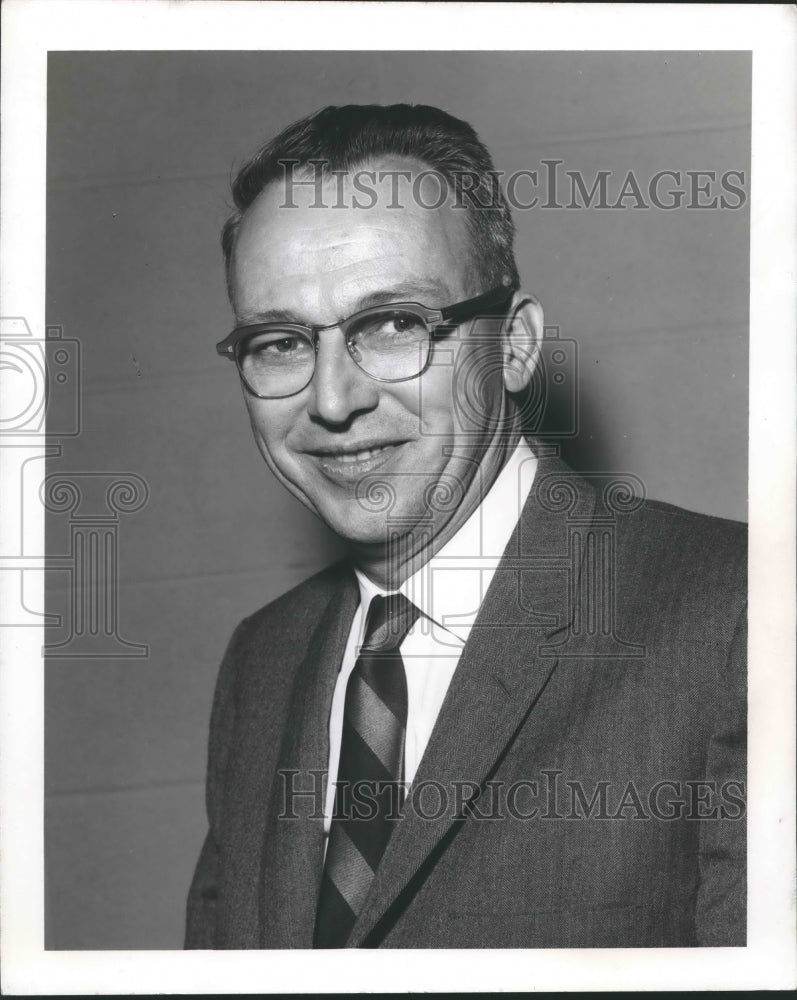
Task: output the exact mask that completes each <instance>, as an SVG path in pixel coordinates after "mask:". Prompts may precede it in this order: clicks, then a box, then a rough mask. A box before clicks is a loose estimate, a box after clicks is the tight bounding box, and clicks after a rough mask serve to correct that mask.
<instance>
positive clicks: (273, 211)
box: [232, 158, 471, 323]
mask: <svg viewBox="0 0 797 1000" xmlns="http://www.w3.org/2000/svg"><path fill="white" fill-rule="evenodd" d="M427 170H428V168H426V167H425V165H423V164H421V163H419V162H418V161H414V160H409V159H405V158H390V159H388V158H385V159H382V160H379V161H376V162H370V163H365V164H363V165H361V166H359V167H355V168H353V169H352V170H351V171H348V172H346V173H345V174H344V173H342V172H341V173H338V174H335V175H329V176H324V177H319V178H317V179H316V178H314V177H313V175H312V174H306V173H305V174H297V175H295V177H294V178H293V180H292V181H291V180H290V179H289V180H286V181H283V180H282V179H280V180H278V181H275V182H273V183H272V184H270V185H269V186H268V187H267V188H266V189H265V190H264V191H263V192H261V194H260V195H259V196H258V198H257V199H256V200H255V201H254V203H253V204H252V205H251V206H250V208H249V209H248V211H247V212H246V213H245V215H244V217H243V219H242V221H241V225H240V228H239V231H238V236H237V240H236V247H235V253H234V258H233V269H232V279H233V280H232V287H233V296H234V302H235V309H236V313H237V314H238V316H239V318H246V317H247V316H254V315H256V314H257V313H258V312H260V311H263V310H264V309H291V308H296V307H297V306H301V307H302V308H303V309H304V310H305V311H306V314H307V318H308V320H309V319H312V321H313V322H318V323H321V322H334V321H335V320H336V319H338V318H340V315H343V313H342V312H341V310H345V309H347V308H351V307H352V306H354V307H356V303H357V300H358V298H360V297H363V296H365V295H368V294H370V293H373V292H375V291H383V290H388V291H389V288H390V285H391V284H394V285H396V286H398V285H401V286H404V287H407V286H408V285H409V286H411V285H412V284H413V283H414V282H415V283H417V284H418V287H419V288H422V287H428V286H429V285H430V284H435V285H437V286H439V287H441V288H443V289H444V290H445V291H446V292H447V294H448V295H449V296H450V301H455V300H456V299H457V298H462V297H467V293H468V286H469V275H470V272H471V267H470V261H471V254H470V242H469V236H468V229H467V222H466V218H465V211H464V210H463V209H457V208H454V207H452V204H451V200H452V199H451V198H450V197H449V198H447V199H446V201H445V202H444V203H443V204H437V203H439V202H440V201H441V200H442V199H441V188H440V186H439V182H438V181H437V180H436V179H435V178H434V177H431V176H430V175H429V174H428V173H426V174H425V171H427ZM380 178H381V179H380ZM299 181H303V182H304V183H302V184H299V183H298V182H299ZM430 205H433V206H436V207H429V206H430ZM427 304H431V305H446V304H448V303H447V302H432V303H427ZM310 313H314V315H312V316H311V315H310ZM322 313H323V314H324V315H323V316H322V315H321V314H322ZM332 313H337V314H338V315H332Z"/></svg>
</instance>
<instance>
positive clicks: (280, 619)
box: [236, 562, 354, 642]
mask: <svg viewBox="0 0 797 1000" xmlns="http://www.w3.org/2000/svg"><path fill="white" fill-rule="evenodd" d="M353 579H354V578H353V575H352V571H351V569H350V567H349V566H348V564H347V563H345V562H337V563H333V564H332V565H331V566H327V567H325V568H324V569H322V570H320V571H319V572H318V573H315V574H314V575H313V576H311V577H308V579H306V580H303V581H302V582H301V583H299V584H297V585H296V586H295V587H292V588H291V589H290V590H288V591H286V592H285V593H284V594H281V595H280V596H279V597H277V598H275V599H274V600H273V601H271V602H269V603H268V604H266V605H264V606H263V607H262V608H259V609H258V610H257V611H255V612H253V613H252V614H251V615H248V616H247V617H246V618H244V619H243V621H241V623H240V624H239V626H238V628H237V629H236V635H238V636H240V637H249V638H256V637H259V636H262V635H263V634H264V633H267V634H268V636H269V639H270V641H271V642H273V641H275V640H277V639H281V640H282V641H290V640H291V638H295V639H296V640H297V641H299V640H306V639H307V637H308V636H309V635H310V634H312V631H313V629H314V628H315V626H316V625H317V624H318V618H319V615H320V613H321V611H322V610H323V608H324V607H325V606H326V605H327V604H328V603H329V601H330V600H331V598H332V596H333V595H334V594H335V593H337V592H338V590H339V589H340V588H341V586H344V585H345V584H346V583H349V582H351V580H353Z"/></svg>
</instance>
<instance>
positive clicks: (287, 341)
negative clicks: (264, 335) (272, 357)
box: [265, 337, 299, 354]
mask: <svg viewBox="0 0 797 1000" xmlns="http://www.w3.org/2000/svg"><path fill="white" fill-rule="evenodd" d="M265 346H266V348H268V349H270V350H272V351H275V352H276V353H277V354H289V353H290V352H291V351H295V350H296V349H297V347H298V346H299V342H298V340H297V338H296V337H283V338H282V339H281V340H275V341H273V342H272V343H271V344H266V345H265Z"/></svg>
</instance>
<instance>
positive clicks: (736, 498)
mask: <svg viewBox="0 0 797 1000" xmlns="http://www.w3.org/2000/svg"><path fill="white" fill-rule="evenodd" d="M749 71H750V60H749V57H748V56H747V55H746V54H743V53H722V54H717V53H636V54H635V53H478V52H476V53H474V52H470V53H430V52H418V53H408V52H402V53H352V52H346V53H337V54H336V53H333V52H323V53H321V52H312V53H300V52H295V53H290V52H289V53H202V52H198V53H192V52H181V53H118V52H114V53H53V54H51V55H50V62H49V125H48V170H49V184H48V190H49V195H48V221H47V227H48V229H47V248H48V249H47V253H48V256H47V322H48V323H49V324H59V325H61V326H63V328H64V335H65V336H68V337H76V338H78V339H79V340H80V341H81V345H82V350H83V370H82V373H83V389H82V407H83V432H82V434H81V436H80V437H79V438H77V439H74V440H71V441H68V442H64V449H63V456H62V457H61V458H60V459H57V460H53V461H52V462H51V463H50V471H69V470H72V471H75V470H80V471H98V472H101V471H107V470H110V471H115V472H124V471H129V472H134V473H137V474H138V475H140V476H142V477H143V478H144V479H145V480H146V481H147V483H148V484H149V488H150V500H149V503H148V505H147V506H146V507H145V508H144V509H143V510H142V511H141V512H139V513H137V514H135V515H132V516H130V517H129V518H127V519H123V520H122V522H121V524H120V560H121V562H120V584H119V614H120V621H121V633H122V635H123V636H124V637H125V638H127V639H129V640H132V641H137V642H143V643H147V644H148V645H149V656H148V657H147V658H146V659H141V660H133V659H131V660H115V659H97V660H89V659H84V660H81V659H65V660H53V661H51V662H50V664H49V665H48V669H47V678H46V894H47V895H46V920H47V926H46V942H47V946H48V947H50V948H60V949H63V948H66V949H72V948H176V947H179V946H180V944H181V940H182V931H183V908H184V899H185V893H186V890H187V887H188V882H189V879H190V876H191V872H192V868H193V865H194V862H195V858H196V854H197V852H198V850H199V847H200V843H201V840H202V837H203V835H204V828H205V820H204V813H203V785H202V782H203V776H204V766H205V744H206V736H207V720H208V714H209V710H210V699H211V695H212V689H213V683H214V679H215V673H216V670H217V667H218V662H219V659H220V656H221V653H222V651H223V648H224V646H225V643H226V641H227V638H228V637H229V634H230V632H231V630H232V629H233V627H234V626H235V624H236V623H237V622H238V621H239V619H240V618H241V617H243V615H245V614H247V613H249V612H251V611H253V610H254V609H255V608H257V607H259V606H261V605H262V604H264V603H266V602H267V601H269V600H271V599H272V598H273V597H275V596H277V595H278V594H279V593H281V592H283V591H284V590H286V589H288V588H289V587H290V586H292V585H293V584H295V583H297V582H298V581H299V580H301V579H303V578H304V577H306V576H307V575H309V574H310V573H311V572H313V571H314V570H315V569H316V568H318V567H319V566H321V565H322V564H324V563H325V562H327V561H329V560H330V558H332V556H333V555H334V553H335V552H336V547H335V543H334V541H333V540H331V539H330V538H329V537H328V536H327V534H326V533H325V531H324V529H323V528H322V526H321V525H320V524H318V523H317V522H316V521H315V520H314V519H313V518H312V516H311V515H310V514H308V513H307V512H305V511H304V510H303V509H302V508H301V507H299V506H298V504H297V503H296V502H294V501H293V500H292V499H291V498H290V497H289V496H288V494H287V493H285V492H284V491H282V489H281V488H280V487H278V486H277V485H276V484H275V483H273V482H272V480H271V478H270V475H269V473H268V472H267V470H266V468H265V466H264V465H263V464H262V462H261V460H260V458H259V455H258V453H257V451H256V449H255V447H254V444H253V442H252V441H251V439H250V438H251V435H250V431H249V428H248V425H247V422H246V418H245V415H244V409H243V404H242V402H241V399H240V396H239V390H238V387H237V384H236V380H235V376H234V372H233V369H232V367H231V366H228V365H227V364H224V363H222V362H221V361H219V360H218V359H217V358H216V356H215V353H214V350H213V345H214V343H215V341H216V340H218V339H221V337H222V336H223V335H224V334H225V333H226V332H227V331H228V329H229V328H230V325H231V323H230V316H229V313H228V309H227V305H226V302H225V295H224V285H223V277H222V270H221V266H220V255H219V251H218V231H219V227H220V225H221V223H222V221H223V219H224V218H225V216H226V212H227V190H228V180H229V176H230V172H231V169H232V168H233V167H234V165H235V163H240V162H241V161H242V159H243V158H244V157H245V156H246V155H247V154H248V153H249V152H251V151H252V150H253V149H254V148H255V147H256V146H257V145H259V144H260V142H262V141H263V139H265V138H266V137H269V136H271V135H272V134H274V133H276V132H277V131H278V130H279V129H280V128H282V127H283V126H284V125H286V124H287V123H289V122H290V121H293V120H294V119H296V118H299V117H301V116H303V115H305V114H307V113H308V112H310V111H311V110H313V109H315V108H317V107H319V106H321V105H323V104H327V103H346V102H365V101H367V102H370V101H376V102H381V103H390V102H393V101H417V102H422V103H434V104H438V105H440V106H442V107H444V108H446V109H447V110H449V111H451V112H452V113H454V114H456V115H458V116H460V117H463V118H465V119H467V120H468V121H470V122H471V123H472V124H473V125H474V126H475V127H476V129H477V131H478V132H479V133H480V134H481V136H482V138H483V139H484V140H485V142H486V143H487V145H488V146H489V148H490V149H491V150H492V152H493V156H494V159H495V162H496V165H497V167H498V168H500V169H503V170H505V171H507V172H509V171H512V170H518V169H523V168H525V169H534V168H539V165H540V160H541V159H542V158H548V159H551V158H559V159H562V160H564V161H565V162H564V165H563V169H572V170H580V171H582V172H583V173H584V174H585V175H586V177H587V179H589V178H591V177H593V176H594V175H595V173H596V171H598V170H601V169H610V170H612V171H613V172H615V174H616V176H619V177H620V178H622V177H624V176H625V174H626V173H627V171H628V170H631V169H633V170H634V171H635V172H636V173H637V174H638V175H639V176H640V177H642V178H650V177H651V176H652V175H653V174H654V173H656V172H657V171H658V170H665V169H673V170H682V171H685V170H716V171H718V172H719V173H721V172H722V171H724V170H744V171H746V172H748V176H749V93H750V90H749V86H750V76H749ZM516 220H517V225H518V243H517V255H518V262H519V265H520V269H521V273H522V275H523V276H524V278H525V282H526V286H527V287H528V288H529V289H530V290H532V291H534V292H536V293H537V294H538V296H539V297H540V299H541V300H542V302H543V305H544V306H545V308H546V318H547V320H548V322H549V323H554V324H556V325H558V326H559V327H560V329H561V335H562V336H563V337H572V338H574V339H576V340H577V341H578V344H579V350H580V361H581V364H580V371H581V379H582V393H581V415H582V420H581V430H580V434H579V437H578V439H577V440H575V441H573V442H570V443H569V444H568V445H567V447H566V448H565V456H566V457H568V458H569V459H570V460H571V461H572V462H573V463H574V464H575V465H577V466H578V467H579V468H582V469H607V468H608V469H612V470H623V471H631V472H634V473H635V474H636V475H638V476H639V477H640V478H641V479H642V480H643V481H644V483H645V485H646V488H647V491H648V493H649V494H650V495H651V496H655V497H657V498H659V499H663V500H667V501H670V502H673V503H677V504H680V505H682V506H686V507H690V508H693V509H696V510H700V511H704V512H706V513H711V514H717V515H721V516H725V517H732V518H737V519H740V520H744V519H746V448H747V430H746V428H747V308H748V307H747V298H748V295H747V293H748V224H749V215H748V212H747V209H746V208H744V209H742V210H740V211H699V210H686V209H683V208H682V209H679V210H676V211H672V212H665V211H660V210H656V209H651V210H631V209H627V210H622V211H605V210H604V211H601V210H596V209H592V210H590V211H584V210H582V211H530V212H519V213H517V215H516ZM66 530H67V529H66V527H65V525H64V521H63V519H62V518H61V519H59V518H53V519H52V520H51V522H50V525H49V528H48V546H49V549H48V551H51V552H53V551H62V550H63V546H64V541H63V539H64V537H65V532H66ZM50 577H51V578H50V580H49V587H48V601H49V607H50V610H52V611H56V612H61V613H65V612H66V610H67V607H68V598H69V592H68V587H67V585H66V580H65V575H64V574H63V573H61V572H53V573H51V574H50ZM52 633H53V635H52V641H55V640H57V638H58V630H52ZM48 641H51V640H50V638H49V636H48Z"/></svg>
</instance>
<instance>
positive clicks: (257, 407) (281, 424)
mask: <svg viewBox="0 0 797 1000" xmlns="http://www.w3.org/2000/svg"><path fill="white" fill-rule="evenodd" d="M275 404H276V400H270V401H268V402H266V401H265V400H258V399H254V398H252V397H250V398H248V399H247V400H246V408H247V410H248V411H249V421H250V423H251V425H252V431H253V433H254V435H255V440H256V441H257V445H258V447H259V448H260V450H261V452H262V453H263V455H264V456H265V458H266V460H267V461H269V462H272V461H273V462H277V463H279V459H280V455H281V454H284V451H285V439H286V438H287V436H288V433H289V431H290V429H291V427H292V426H293V425H294V419H295V418H293V417H292V416H291V414H290V413H289V412H285V411H286V408H285V407H284V406H279V405H275Z"/></svg>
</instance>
